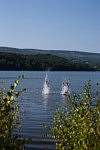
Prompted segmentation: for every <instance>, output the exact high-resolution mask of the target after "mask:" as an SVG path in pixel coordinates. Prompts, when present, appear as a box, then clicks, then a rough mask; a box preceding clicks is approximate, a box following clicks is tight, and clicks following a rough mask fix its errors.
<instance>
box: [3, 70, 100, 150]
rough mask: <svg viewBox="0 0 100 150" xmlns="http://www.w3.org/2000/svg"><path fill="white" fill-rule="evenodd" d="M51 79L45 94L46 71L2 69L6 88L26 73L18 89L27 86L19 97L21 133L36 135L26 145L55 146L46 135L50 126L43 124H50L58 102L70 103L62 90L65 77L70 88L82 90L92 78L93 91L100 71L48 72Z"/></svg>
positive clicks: (39, 147) (37, 147)
mask: <svg viewBox="0 0 100 150" xmlns="http://www.w3.org/2000/svg"><path fill="white" fill-rule="evenodd" d="M47 73H48V77H49V80H50V94H49V95H43V94H42V89H43V83H44V79H45V75H46V72H40V71H39V72H36V71H0V83H1V82H2V81H3V85H4V90H5V91H7V89H9V86H10V85H11V84H12V83H13V82H14V80H16V79H17V78H18V76H19V75H24V76H25V78H24V79H22V80H21V81H20V83H19V85H18V87H17V89H18V90H19V89H22V88H26V92H25V93H24V94H22V95H21V96H20V98H19V99H18V101H19V104H20V109H21V114H22V115H21V118H22V128H21V134H22V136H24V137H30V138H32V139H33V142H32V143H31V144H28V145H26V149H27V150H28V149H29V150H31V149H34V150H35V149H39V150H40V149H47V148H48V149H52V150H53V149H55V145H54V144H53V142H52V141H51V140H49V139H48V138H45V137H44V135H45V134H46V133H47V130H46V129H45V128H44V126H43V125H51V123H52V122H51V120H52V113H53V112H54V111H55V110H56V108H57V106H58V107H59V106H60V107H61V106H62V105H63V104H65V103H68V100H67V98H66V97H65V96H62V95H61V94H60V92H61V85H62V81H63V80H64V79H65V78H66V79H70V83H71V85H70V92H71V93H73V92H76V93H77V92H81V91H82V90H83V85H84V83H87V81H88V80H91V84H92V87H93V88H92V90H93V92H94V91H95V90H97V89H98V88H100V86H97V85H96V83H97V82H100V72H73V71H71V72H70V71H68V72H50V71H49V72H47Z"/></svg>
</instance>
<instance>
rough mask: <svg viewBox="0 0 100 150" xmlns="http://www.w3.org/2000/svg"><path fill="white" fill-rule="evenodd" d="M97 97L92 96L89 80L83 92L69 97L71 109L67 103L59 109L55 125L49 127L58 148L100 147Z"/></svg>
mask: <svg viewBox="0 0 100 150" xmlns="http://www.w3.org/2000/svg"><path fill="white" fill-rule="evenodd" d="M97 97H98V98H94V97H93V96H92V94H91V85H90V82H88V84H87V85H85V86H84V93H83V94H79V95H76V94H73V96H71V97H70V98H69V100H70V109H69V110H68V107H67V105H65V106H64V107H63V108H62V109H61V110H60V109H57V111H56V112H55V114H54V117H53V127H50V128H49V130H50V132H51V135H52V138H53V139H54V140H55V143H56V149H57V150H99V149H100V97H99V96H97ZM93 100H94V101H93ZM94 103H95V104H94ZM93 104H94V105H93Z"/></svg>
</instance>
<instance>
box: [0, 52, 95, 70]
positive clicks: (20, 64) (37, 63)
mask: <svg viewBox="0 0 100 150" xmlns="http://www.w3.org/2000/svg"><path fill="white" fill-rule="evenodd" d="M15 58H16V59H15ZM48 69H50V70H51V71H67V70H68V71H77V70H82V71H84V70H85V71H86V70H95V69H94V68H93V67H90V66H89V64H85V63H83V64H82V63H72V62H71V61H69V60H67V59H66V58H63V57H58V56H56V55H50V54H34V55H27V54H26V55H24V54H15V53H7V52H0V70H33V71H45V70H48Z"/></svg>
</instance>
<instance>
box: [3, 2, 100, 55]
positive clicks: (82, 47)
mask: <svg viewBox="0 0 100 150" xmlns="http://www.w3.org/2000/svg"><path fill="white" fill-rule="evenodd" d="M0 46H9V47H17V48H37V49H48V50H53V49H58V50H75V51H76V50H77V51H88V52H98V53H100V0H0Z"/></svg>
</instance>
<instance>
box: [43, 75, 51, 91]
mask: <svg viewBox="0 0 100 150" xmlns="http://www.w3.org/2000/svg"><path fill="white" fill-rule="evenodd" d="M49 93H50V82H49V79H48V75H47V74H46V77H45V81H44V85H43V90H42V94H49Z"/></svg>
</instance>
